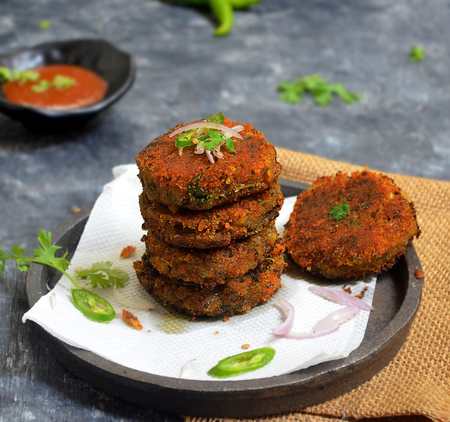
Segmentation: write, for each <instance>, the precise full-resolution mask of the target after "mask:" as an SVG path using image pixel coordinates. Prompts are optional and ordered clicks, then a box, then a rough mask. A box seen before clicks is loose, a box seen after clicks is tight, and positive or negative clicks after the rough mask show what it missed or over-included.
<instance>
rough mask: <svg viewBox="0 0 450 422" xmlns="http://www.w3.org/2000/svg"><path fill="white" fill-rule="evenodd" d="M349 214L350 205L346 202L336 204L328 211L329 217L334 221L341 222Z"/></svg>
mask: <svg viewBox="0 0 450 422" xmlns="http://www.w3.org/2000/svg"><path fill="white" fill-rule="evenodd" d="M349 213H350V205H348V204H347V203H346V202H343V203H341V204H336V205H335V206H333V207H332V208H331V209H330V217H331V218H332V219H333V220H335V221H341V220H343V219H344V218H345V217H347V215H348V214H349Z"/></svg>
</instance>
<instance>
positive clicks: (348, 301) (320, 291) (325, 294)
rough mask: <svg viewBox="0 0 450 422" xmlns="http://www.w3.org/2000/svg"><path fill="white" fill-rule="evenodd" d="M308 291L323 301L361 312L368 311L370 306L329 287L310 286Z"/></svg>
mask: <svg viewBox="0 0 450 422" xmlns="http://www.w3.org/2000/svg"><path fill="white" fill-rule="evenodd" d="M309 291H310V292H311V293H314V294H315V295H317V296H320V297H321V298H323V299H327V300H329V301H331V302H334V303H338V304H339V305H345V306H350V307H353V308H358V309H360V310H361V311H370V310H371V309H372V306H370V305H369V304H368V303H367V302H365V301H364V300H362V299H358V298H357V297H355V296H352V295H351V294H349V293H347V292H344V291H343V290H335V289H331V288H329V287H321V286H310V287H309Z"/></svg>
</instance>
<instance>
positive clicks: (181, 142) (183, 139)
mask: <svg viewBox="0 0 450 422" xmlns="http://www.w3.org/2000/svg"><path fill="white" fill-rule="evenodd" d="M192 145H194V143H193V142H192V133H190V132H186V133H182V134H180V135H178V136H177V138H176V139H175V146H176V147H177V148H181V149H183V148H186V147H190V146H192Z"/></svg>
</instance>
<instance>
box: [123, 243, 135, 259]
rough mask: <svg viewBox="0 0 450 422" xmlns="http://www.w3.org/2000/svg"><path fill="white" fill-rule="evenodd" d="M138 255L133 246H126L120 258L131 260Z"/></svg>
mask: <svg viewBox="0 0 450 422" xmlns="http://www.w3.org/2000/svg"><path fill="white" fill-rule="evenodd" d="M135 253H136V248H135V247H134V246H132V245H128V246H125V247H124V248H123V249H122V252H120V257H121V258H123V259H127V258H131V257H132V256H133V255H134V254H135Z"/></svg>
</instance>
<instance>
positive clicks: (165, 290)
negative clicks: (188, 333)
mask: <svg viewBox="0 0 450 422" xmlns="http://www.w3.org/2000/svg"><path fill="white" fill-rule="evenodd" d="M282 251H283V248H282V247H281V246H279V247H276V248H274V251H273V254H272V256H271V257H270V258H268V259H267V260H266V261H264V262H263V263H262V264H261V265H260V266H259V267H258V268H257V269H256V270H254V271H252V272H250V273H248V274H246V275H244V276H243V277H240V278H236V279H232V280H230V281H229V282H228V283H227V284H225V285H223V286H218V287H217V288H215V289H212V290H210V289H205V288H197V287H195V286H192V285H185V284H183V283H181V282H179V281H177V280H173V279H169V278H167V277H164V276H162V275H160V274H159V273H158V272H157V271H155V270H154V269H153V268H152V267H151V265H150V264H149V263H148V261H147V260H146V256H145V255H144V257H143V260H142V261H137V262H135V264H134V267H135V270H136V274H137V276H138V279H139V282H140V283H141V284H142V286H143V287H144V288H145V289H146V290H147V291H148V292H149V293H150V294H151V295H152V296H153V297H154V298H155V299H156V300H158V301H159V302H161V303H162V304H163V305H165V306H170V307H172V308H173V309H176V310H178V311H180V312H182V313H184V314H188V315H191V316H193V317H202V316H203V317H218V316H231V315H235V314H242V313H246V312H248V311H250V310H251V309H252V308H254V307H255V306H257V305H260V304H262V303H265V302H267V301H268V300H270V299H271V297H272V296H273V295H274V294H275V293H276V291H277V290H278V289H279V288H280V285H281V281H280V277H281V273H282V271H283V269H284V267H285V262H284V258H283V254H282Z"/></svg>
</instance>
